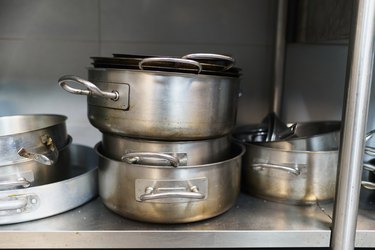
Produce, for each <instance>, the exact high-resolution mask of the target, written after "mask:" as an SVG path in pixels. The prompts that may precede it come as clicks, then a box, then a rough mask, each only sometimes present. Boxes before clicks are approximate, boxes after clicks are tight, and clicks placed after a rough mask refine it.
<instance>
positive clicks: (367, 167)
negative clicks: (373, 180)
mask: <svg viewBox="0 0 375 250" xmlns="http://www.w3.org/2000/svg"><path fill="white" fill-rule="evenodd" d="M363 169H365V170H367V171H372V172H375V166H374V165H372V164H370V163H363Z"/></svg>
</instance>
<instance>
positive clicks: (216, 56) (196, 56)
mask: <svg viewBox="0 0 375 250" xmlns="http://www.w3.org/2000/svg"><path fill="white" fill-rule="evenodd" d="M182 58H183V59H191V60H195V59H198V60H199V59H208V60H212V59H213V60H224V61H228V62H229V64H228V65H227V66H226V67H225V68H223V71H226V70H228V69H230V68H232V67H233V65H234V58H232V57H230V56H225V55H220V54H212V53H194V54H188V55H184V56H183V57H182Z"/></svg>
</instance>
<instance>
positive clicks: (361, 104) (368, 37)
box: [331, 0, 375, 250]
mask: <svg viewBox="0 0 375 250" xmlns="http://www.w3.org/2000/svg"><path fill="white" fill-rule="evenodd" d="M354 10H356V13H355V16H354V17H355V19H354V20H355V22H353V27H352V32H351V37H350V46H349V54H348V56H349V58H348V67H347V70H348V72H347V76H346V77H347V79H346V84H347V86H346V103H345V108H344V112H345V113H343V121H344V124H343V130H342V134H341V145H340V157H339V171H338V175H337V178H338V179H337V186H336V202H335V207H334V216H333V228H332V229H333V231H332V238H331V247H332V249H334V250H346V249H354V245H355V244H354V242H355V233H356V226H357V214H358V204H359V196H360V186H361V175H362V161H363V152H364V146H365V129H366V124H367V114H368V106H369V99H370V88H371V80H372V68H373V58H374V38H375V30H374V24H375V1H373V0H358V1H355V6H354Z"/></svg>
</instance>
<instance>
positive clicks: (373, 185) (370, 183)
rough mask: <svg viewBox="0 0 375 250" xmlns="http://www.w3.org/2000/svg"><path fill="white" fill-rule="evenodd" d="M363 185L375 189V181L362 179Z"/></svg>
mask: <svg viewBox="0 0 375 250" xmlns="http://www.w3.org/2000/svg"><path fill="white" fill-rule="evenodd" d="M361 185H362V187H364V188H366V189H370V190H375V183H373V182H369V181H362V182H361Z"/></svg>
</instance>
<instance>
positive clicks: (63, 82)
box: [58, 75, 119, 101]
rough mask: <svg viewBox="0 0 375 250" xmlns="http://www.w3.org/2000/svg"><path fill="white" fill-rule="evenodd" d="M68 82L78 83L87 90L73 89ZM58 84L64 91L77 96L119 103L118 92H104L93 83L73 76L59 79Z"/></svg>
mask: <svg viewBox="0 0 375 250" xmlns="http://www.w3.org/2000/svg"><path fill="white" fill-rule="evenodd" d="M68 82H75V83H78V84H80V85H83V86H84V87H85V88H86V89H78V88H73V87H71V86H69V84H68ZM58 83H59V85H60V86H61V87H62V88H63V89H64V90H66V91H67V92H69V93H72V94H75V95H92V96H97V97H103V98H107V99H111V100H113V101H117V100H118V99H119V93H118V92H117V91H112V92H107V91H102V90H101V89H99V88H98V87H97V86H96V85H95V84H93V83H92V82H89V81H87V80H85V79H82V78H80V77H78V76H73V75H65V76H62V77H60V78H59V80H58Z"/></svg>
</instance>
